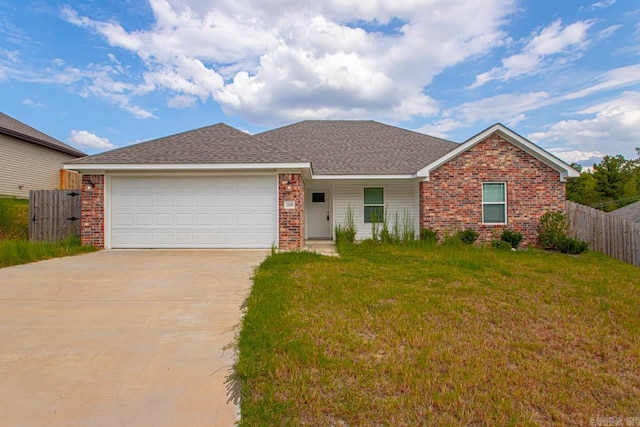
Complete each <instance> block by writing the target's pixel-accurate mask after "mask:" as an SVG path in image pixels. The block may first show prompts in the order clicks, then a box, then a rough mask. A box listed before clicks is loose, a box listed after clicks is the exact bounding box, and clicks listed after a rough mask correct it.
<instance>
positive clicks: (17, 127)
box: [0, 113, 86, 157]
mask: <svg viewBox="0 0 640 427" xmlns="http://www.w3.org/2000/svg"><path fill="white" fill-rule="evenodd" d="M0 134H4V135H8V136H11V137H13V138H17V139H21V140H23V141H26V142H30V143H32V144H36V145H40V146H42V147H47V148H50V149H52V150H56V151H60V152H62V153H66V154H70V155H72V156H76V157H83V156H86V153H83V152H82V151H80V150H76V149H75V148H73V147H71V146H69V145H67V144H65V143H64V142H61V141H58V140H57V139H55V138H53V137H51V136H49V135H47V134H45V133H42V132H40V131H39V130H37V129H34V128H32V127H31V126H29V125H26V124H24V123H22V122H21V121H19V120H16V119H14V118H13V117H10V116H8V115H6V114H4V113H0Z"/></svg>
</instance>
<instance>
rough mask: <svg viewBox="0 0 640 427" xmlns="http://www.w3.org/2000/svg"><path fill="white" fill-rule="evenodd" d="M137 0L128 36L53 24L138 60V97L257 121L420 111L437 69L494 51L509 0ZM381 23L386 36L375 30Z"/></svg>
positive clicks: (428, 103) (102, 26)
mask: <svg viewBox="0 0 640 427" xmlns="http://www.w3.org/2000/svg"><path fill="white" fill-rule="evenodd" d="M149 4H150V6H151V9H152V11H153V14H154V17H155V22H154V23H153V25H152V27H151V28H148V29H142V30H135V31H129V30H127V29H125V28H124V27H123V26H122V25H121V24H119V23H118V22H115V21H109V22H100V21H97V20H94V19H91V18H89V17H84V16H80V15H79V14H78V13H77V12H76V11H75V10H73V9H71V8H69V7H65V8H64V9H63V10H62V16H63V17H64V19H66V20H67V21H68V22H70V23H72V24H74V25H77V26H80V27H83V28H86V29H88V30H90V31H93V32H96V33H98V34H100V35H102V36H103V37H104V38H105V40H106V41H107V42H108V43H109V44H110V45H111V46H114V47H119V48H123V49H126V50H129V51H131V52H133V53H135V54H136V55H138V57H139V58H140V60H141V61H142V63H143V65H144V67H145V68H146V69H145V71H144V72H143V73H142V74H143V81H139V80H138V81H136V82H135V83H136V84H137V85H138V86H139V91H140V93H142V94H144V93H149V92H151V91H167V97H168V103H169V104H170V105H172V106H173V107H175V108H180V107H181V106H182V107H187V106H189V105H192V104H191V102H192V101H191V100H193V99H194V98H198V99H199V100H200V101H202V102H206V101H207V99H210V98H212V99H214V100H216V101H217V102H218V103H219V104H220V105H221V106H222V108H223V109H224V110H225V112H227V113H232V114H236V115H240V116H243V117H245V118H249V119H251V120H254V121H259V122H263V123H266V122H278V121H280V122H281V121H290V120H295V119H302V118H306V117H314V118H332V117H348V118H359V117H367V118H372V117H376V118H385V117H386V118H392V119H395V120H406V119H409V118H412V117H416V116H428V115H431V114H433V113H434V112H436V111H437V110H438V106H437V104H436V102H435V101H434V100H433V99H431V98H430V97H429V96H428V95H426V94H425V93H424V87H425V86H426V85H428V84H429V83H430V82H431V81H432V79H433V78H434V76H436V75H438V74H439V73H441V72H442V71H443V70H444V69H445V68H447V67H451V66H453V65H456V64H459V63H460V62H462V61H464V60H465V59H467V58H470V57H474V56H478V55H482V54H484V53H486V52H488V51H489V50H491V49H493V48H494V47H496V46H499V45H501V44H502V43H503V39H504V38H505V37H506V35H505V33H504V32H503V31H502V30H501V26H502V24H504V22H505V21H504V20H505V19H506V17H507V16H509V15H510V14H511V13H513V12H514V10H515V6H516V1H515V0H487V1H484V2H477V1H476V0H460V1H456V2H451V1H448V0H431V1H429V2H424V1H406V2H398V1H395V0H372V1H368V2H362V1H360V0H340V1H338V0H331V1H327V2H311V3H304V4H301V3H300V2H298V1H293V0H282V1H279V2H271V3H270V4H269V5H265V3H264V2H261V1H258V0H247V1H244V2H237V1H235V0H234V1H232V0H222V1H219V2H216V3H215V5H212V4H211V3H206V2H201V1H196V0H150V1H149ZM392 22H393V23H395V24H397V27H396V29H395V31H394V32H393V33H392V34H388V33H383V32H380V31H377V30H376V26H379V25H385V24H390V23H392ZM116 65H117V64H116ZM122 78H124V77H122ZM130 80H131V79H130ZM129 94H130V95H131V96H135V95H136V91H135V90H131V91H130V92H129ZM185 97H188V98H185ZM187 100H189V102H186V101H187ZM130 103H132V104H133V98H130Z"/></svg>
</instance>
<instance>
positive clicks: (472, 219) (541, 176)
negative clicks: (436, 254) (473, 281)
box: [420, 134, 566, 246]
mask: <svg viewBox="0 0 640 427" xmlns="http://www.w3.org/2000/svg"><path fill="white" fill-rule="evenodd" d="M483 182H506V184H507V224H506V225H483V224H482V183H483ZM565 199H566V186H565V183H564V182H560V175H559V173H558V172H556V171H555V170H553V169H551V168H550V167H549V166H547V165H545V164H544V163H542V162H540V161H539V160H537V159H536V158H534V157H532V156H530V155H529V154H527V153H525V152H524V151H522V150H520V149H519V148H518V147H516V146H514V145H512V144H510V143H508V142H507V141H505V140H504V139H502V138H501V137H500V136H498V135H495V134H494V135H491V136H489V137H488V138H487V139H485V140H483V141H481V142H479V143H478V144H476V145H475V146H473V147H471V148H470V149H469V150H467V151H465V152H464V153H462V154H460V155H459V156H457V157H455V158H453V159H451V160H450V161H449V162H447V163H445V164H444V165H442V166H440V167H439V168H437V169H435V170H433V171H432V172H431V173H430V177H429V181H424V182H421V183H420V226H421V227H423V228H433V229H435V230H438V231H439V233H440V236H442V235H443V234H444V233H450V234H453V233H455V232H456V231H457V230H463V229H465V228H472V229H474V230H475V231H477V232H479V233H480V237H479V238H478V241H479V242H483V243H486V242H490V241H491V240H492V239H493V238H494V237H493V235H494V232H495V233H501V232H502V230H503V229H504V228H510V229H511V230H514V231H519V232H521V233H522V234H523V235H524V239H523V241H522V245H523V246H526V245H532V244H536V243H537V240H538V237H537V234H538V233H537V230H536V227H537V226H538V221H539V218H540V216H541V215H542V214H543V213H545V212H546V211H548V210H564V209H565Z"/></svg>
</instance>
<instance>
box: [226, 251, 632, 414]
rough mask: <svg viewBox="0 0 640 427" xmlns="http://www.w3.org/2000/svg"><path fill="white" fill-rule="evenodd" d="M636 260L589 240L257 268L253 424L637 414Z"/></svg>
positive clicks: (248, 347)
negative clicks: (548, 247)
mask: <svg viewBox="0 0 640 427" xmlns="http://www.w3.org/2000/svg"><path fill="white" fill-rule="evenodd" d="M639 277H640V270H639V269H638V268H636V267H633V266H630V265H627V264H623V263H620V262H617V261H615V260H612V259H610V258H607V257H604V256H602V255H599V254H597V253H595V252H590V253H587V254H584V255H581V256H579V257H571V256H567V255H561V254H555V253H547V252H542V251H534V250H531V251H518V252H511V251H500V250H494V249H490V248H478V247H454V246H451V247H446V246H433V245H432V246H425V245H420V244H414V245H412V246H411V247H407V246H405V247H400V246H385V245H368V244H360V245H342V246H341V258H331V257H322V256H319V255H315V254H310V253H304V252H302V253H284V254H277V255H273V256H271V257H269V258H268V259H267V260H265V261H264V263H263V264H262V265H261V266H260V268H259V269H258V270H257V271H256V273H255V278H254V286H253V289H252V291H251V294H250V296H249V298H248V300H247V311H246V315H245V318H244V320H243V326H242V330H241V332H240V337H239V342H238V347H239V348H238V351H239V359H238V362H237V365H236V375H237V377H238V378H239V380H240V383H241V397H242V399H241V410H242V421H241V425H244V426H258V425H260V426H262V425H265V426H266V425H291V426H299V425H336V426H338V425H344V426H347V425H348V426H356V425H358V426H359V425H382V426H413V425H443V426H445V425H446V426H449V425H552V424H560V425H563V424H564V425H589V423H590V420H591V419H592V418H595V417H603V416H620V417H634V416H638V414H640V316H638V307H640V280H638V279H639Z"/></svg>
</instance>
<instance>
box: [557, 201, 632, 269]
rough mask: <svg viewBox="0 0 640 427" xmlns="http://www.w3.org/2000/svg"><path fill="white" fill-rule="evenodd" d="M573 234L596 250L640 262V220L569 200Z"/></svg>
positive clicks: (629, 261)
mask: <svg viewBox="0 0 640 427" xmlns="http://www.w3.org/2000/svg"><path fill="white" fill-rule="evenodd" d="M567 216H568V218H569V221H571V222H570V224H569V235H570V236H572V237H577V238H578V239H581V240H584V241H586V242H589V247H590V248H591V249H593V250H594V251H598V252H602V253H603V254H605V255H609V256H610V257H613V258H616V259H619V260H620V261H624V262H628V263H629V264H633V265H636V266H640V223H637V222H632V221H627V220H625V219H622V218H620V217H618V216H616V215H613V214H610V213H607V212H603V211H599V210H597V209H593V208H590V207H588V206H584V205H580V204H578V203H573V202H569V201H567Z"/></svg>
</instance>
